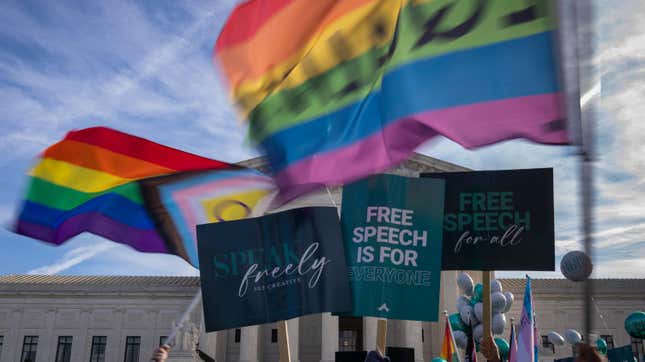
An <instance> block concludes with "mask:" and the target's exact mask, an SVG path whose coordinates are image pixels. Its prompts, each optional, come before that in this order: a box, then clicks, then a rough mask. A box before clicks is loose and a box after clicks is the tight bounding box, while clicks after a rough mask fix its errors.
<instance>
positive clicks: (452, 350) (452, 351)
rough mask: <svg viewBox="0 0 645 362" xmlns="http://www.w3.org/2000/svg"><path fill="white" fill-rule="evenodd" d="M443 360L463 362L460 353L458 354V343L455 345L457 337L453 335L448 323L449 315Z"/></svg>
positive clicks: (442, 350)
mask: <svg viewBox="0 0 645 362" xmlns="http://www.w3.org/2000/svg"><path fill="white" fill-rule="evenodd" d="M441 358H443V359H445V360H446V361H448V362H461V359H460V358H459V353H458V352H457V343H455V337H454V336H453V334H452V327H451V326H450V321H448V316H447V315H446V328H445V331H444V335H443V344H442V345H441Z"/></svg>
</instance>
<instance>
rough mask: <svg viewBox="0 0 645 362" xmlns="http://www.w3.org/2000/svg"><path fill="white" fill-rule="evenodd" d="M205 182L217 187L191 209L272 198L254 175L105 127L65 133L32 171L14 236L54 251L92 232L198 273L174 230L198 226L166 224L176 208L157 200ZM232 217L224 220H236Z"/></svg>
mask: <svg viewBox="0 0 645 362" xmlns="http://www.w3.org/2000/svg"><path fill="white" fill-rule="evenodd" d="M217 172H221V173H222V174H218V175H216V173H217ZM204 175H210V177H216V178H217V179H218V180H219V181H221V182H219V183H215V184H213V185H210V186H211V188H206V190H204V187H202V193H201V194H197V195H195V193H193V194H192V196H193V197H192V199H193V200H194V201H195V202H203V203H207V205H209V204H208V202H211V201H212V200H211V199H210V198H209V196H212V195H216V196H217V200H216V201H220V202H221V201H223V200H224V201H227V202H229V203H230V202H236V201H237V202H239V201H244V202H245V203H246V204H247V205H249V206H248V207H250V208H252V207H253V206H254V205H255V204H256V203H257V202H258V200H259V199H260V198H261V197H262V196H264V195H265V194H267V193H268V192H270V186H267V182H268V181H267V179H269V178H268V177H266V176H262V175H260V174H259V173H257V172H256V171H253V170H248V169H243V168H240V167H237V166H235V165H231V164H228V163H225V162H221V161H217V160H212V159H208V158H204V157H201V156H197V155H194V154H191V153H187V152H183V151H180V150H177V149H174V148H170V147H167V146H163V145H160V144H158V143H155V142H152V141H149V140H146V139H143V138H140V137H136V136H132V135H129V134H126V133H122V132H119V131H116V130H113V129H109V128H104V127H94V128H87V129H82V130H78V131H73V132H69V133H68V134H67V135H66V136H65V138H64V139H63V140H62V141H60V142H58V143H56V144H54V145H52V146H50V147H49V148H47V149H46V150H45V151H44V152H43V153H42V154H41V156H40V160H39V161H38V163H37V164H36V165H35V167H34V168H33V169H32V170H31V172H30V182H29V186H28V189H27V195H26V197H25V200H24V203H23V206H22V209H21V211H20V213H19V215H18V218H17V221H16V224H15V231H16V232H17V233H19V234H23V235H26V236H29V237H32V238H35V239H39V240H42V241H45V242H48V243H52V244H57V245H59V244H61V243H63V242H65V241H66V240H68V239H70V238H72V237H74V236H76V235H78V234H80V233H82V232H90V233H93V234H96V235H100V236H102V237H105V238H107V239H110V240H113V241H116V242H119V243H122V244H126V245H129V246H131V247H133V248H134V249H136V250H139V251H143V252H157V253H170V254H176V255H179V256H181V257H182V258H184V259H186V260H187V261H188V262H190V263H191V264H192V265H194V266H197V259H196V258H195V257H194V253H193V252H192V250H193V249H194V248H195V245H196V244H195V242H194V240H193V239H191V238H182V237H180V236H178V235H179V234H178V232H177V231H176V230H177V229H182V230H185V229H187V228H188V229H190V228H192V229H194V228H195V223H192V224H184V223H185V222H186V221H185V220H177V219H167V218H164V215H165V212H166V208H167V207H172V205H173V204H164V203H160V202H159V200H158V198H156V195H157V194H158V193H159V189H158V188H159V187H161V186H162V185H164V184H167V183H170V182H172V181H175V180H177V179H179V178H181V179H183V180H193V179H197V180H201V179H202V178H203V177H204ZM214 175H216V176H214ZM250 175H253V176H252V177H251V176H250ZM253 180H259V181H258V182H255V183H254V182H252V181H253ZM269 180H270V179H269ZM223 186H227V188H224V187H223ZM176 189H178V190H175V191H177V192H180V191H182V190H181V188H176ZM265 190H267V191H265ZM207 211H208V210H207ZM207 211H204V212H207ZM231 212H235V209H234V208H233V209H232V211H229V213H228V214H226V215H225V216H226V217H228V218H231V219H232V218H235V217H237V216H239V215H238V214H239V212H238V214H235V213H233V214H231ZM243 216H245V215H241V216H240V217H243ZM200 220H204V219H203V218H202V219H200ZM192 221H195V220H192ZM206 221H208V220H206Z"/></svg>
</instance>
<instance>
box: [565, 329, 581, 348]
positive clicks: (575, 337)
mask: <svg viewBox="0 0 645 362" xmlns="http://www.w3.org/2000/svg"><path fill="white" fill-rule="evenodd" d="M564 339H565V340H566V341H567V343H569V344H570V345H572V346H575V345H576V344H577V343H580V341H582V336H581V335H580V333H578V331H576V330H575V329H567V331H566V332H564Z"/></svg>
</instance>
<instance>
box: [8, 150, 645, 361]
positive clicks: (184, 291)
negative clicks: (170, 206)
mask: <svg viewBox="0 0 645 362" xmlns="http://www.w3.org/2000/svg"><path fill="white" fill-rule="evenodd" d="M241 164H243V165H244V166H248V167H255V168H260V169H261V168H262V167H263V161H262V160H261V159H253V160H249V161H245V162H242V163H241ZM463 170H464V169H463V168H462V167H459V166H456V165H453V164H449V163H446V162H443V161H440V160H436V159H433V158H430V157H426V156H422V155H414V156H413V157H412V158H411V159H410V160H408V161H407V162H405V163H403V164H402V165H400V166H398V167H397V168H396V169H394V170H392V172H393V173H396V174H399V175H405V176H418V174H419V173H422V172H439V171H441V172H445V171H463ZM340 203H341V190H340V188H331V189H330V190H329V192H327V190H323V191H322V192H318V193H313V194H310V195H306V196H304V197H302V198H299V199H297V200H295V201H293V202H291V203H290V204H288V205H285V206H284V207H282V208H281V209H288V208H295V207H303V206H340ZM471 275H472V276H473V278H474V279H475V281H478V280H481V275H480V273H477V272H473V273H471ZM456 277H457V272H455V271H447V272H442V275H441V294H440V301H439V306H440V310H448V311H449V312H451V313H453V312H455V304H456V300H457V297H458V294H459V291H458V288H457V284H456ZM595 283H596V284H595V295H594V301H595V303H596V310H597V311H598V313H597V314H596V319H595V327H596V328H595V330H594V333H596V334H597V335H599V336H600V335H602V336H604V337H605V338H606V339H608V342H611V343H610V347H611V345H612V344H613V346H616V347H618V346H622V345H626V344H630V343H631V344H632V346H633V348H634V350H635V351H637V352H638V353H641V354H642V353H643V341H642V340H632V339H630V338H629V336H627V334H626V333H625V331H624V328H623V322H624V320H625V317H626V316H627V315H628V314H629V313H630V312H632V311H635V310H642V309H645V279H635V280H611V279H607V280H596V281H595ZM502 284H503V286H504V288H505V290H510V291H512V292H513V293H514V294H515V299H516V302H515V304H514V305H513V308H512V309H511V311H510V312H509V313H508V314H507V316H508V317H515V318H517V317H518V315H519V314H520V311H521V307H522V306H521V300H522V296H523V293H524V281H523V280H521V279H506V280H502ZM198 289H199V279H198V278H197V277H163V276H152V277H139V276H42V275H6V276H0V362H15V361H24V360H25V359H30V360H31V361H32V362H45V361H61V362H65V361H90V362H94V361H96V362H101V361H110V362H111V361H124V362H133V361H148V360H149V357H150V354H151V351H152V350H153V349H154V348H155V347H157V346H158V345H159V344H160V343H161V341H163V340H164V338H165V336H167V335H168V333H169V332H170V330H171V328H172V326H173V324H174V323H177V321H178V320H179V318H180V316H181V314H182V312H183V311H184V310H185V309H186V307H187V306H188V304H189V303H190V301H191V300H192V298H193V296H194V295H195V293H196V292H197V291H198ZM533 291H534V299H535V304H536V310H537V323H538V327H539V332H540V334H541V335H544V336H546V334H548V332H550V331H552V330H555V331H557V332H558V333H560V334H564V331H565V330H566V329H569V328H574V329H577V330H579V331H581V329H582V323H583V318H582V311H583V308H582V305H583V304H582V303H583V295H584V293H583V289H582V285H580V284H576V283H573V282H570V281H567V280H564V279H563V280H556V279H543V280H540V279H534V280H533ZM601 315H602V318H601V317H600V316H601ZM287 324H288V330H289V345H290V349H291V356H292V360H293V361H294V362H298V361H299V362H331V361H335V360H336V352H342V351H347V352H350V351H362V350H367V351H369V350H373V349H375V345H376V324H377V319H376V318H371V317H367V318H351V317H337V316H332V315H331V314H329V313H324V314H313V315H307V316H304V317H301V318H295V319H292V320H289V321H288V323H287ZM443 328H444V324H443V319H442V318H440V322H439V323H429V322H417V321H399V320H390V321H388V330H387V345H388V346H390V347H406V348H409V349H412V350H413V351H414V359H415V361H418V362H421V361H429V360H431V359H432V358H433V357H437V356H438V355H439V351H440V347H441V341H442V338H443ZM507 337H508V329H507V330H506V331H505V336H504V338H507ZM277 342H278V331H277V327H276V325H275V324H273V323H272V324H265V325H260V326H252V327H245V328H240V329H231V330H226V331H220V332H215V333H204V327H203V317H202V308H201V306H198V307H197V308H195V310H194V311H193V312H192V314H191V315H190V318H189V321H188V323H186V324H185V325H184V326H183V328H182V329H181V331H180V333H179V334H178V336H177V338H176V339H175V343H174V346H173V350H172V353H171V357H170V359H169V361H172V362H184V361H218V362H224V361H231V362H238V361H240V362H265V361H266V362H276V361H278V343H277ZM570 355H571V347H570V346H552V345H549V344H548V341H545V342H544V343H543V344H542V345H541V346H540V361H551V360H553V359H554V358H559V357H564V356H570ZM641 358H643V359H642V361H645V357H641ZM394 362H399V361H396V360H394Z"/></svg>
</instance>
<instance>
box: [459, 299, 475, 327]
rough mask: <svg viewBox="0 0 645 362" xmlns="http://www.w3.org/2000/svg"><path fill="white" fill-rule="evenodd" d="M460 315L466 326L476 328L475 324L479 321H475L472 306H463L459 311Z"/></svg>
mask: <svg viewBox="0 0 645 362" xmlns="http://www.w3.org/2000/svg"><path fill="white" fill-rule="evenodd" d="M459 314H460V315H461V320H462V321H463V322H464V324H465V325H467V326H474V325H475V324H477V320H476V319H475V311H474V310H473V307H472V306H471V305H470V304H467V305H464V306H462V307H461V309H460V310H459Z"/></svg>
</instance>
